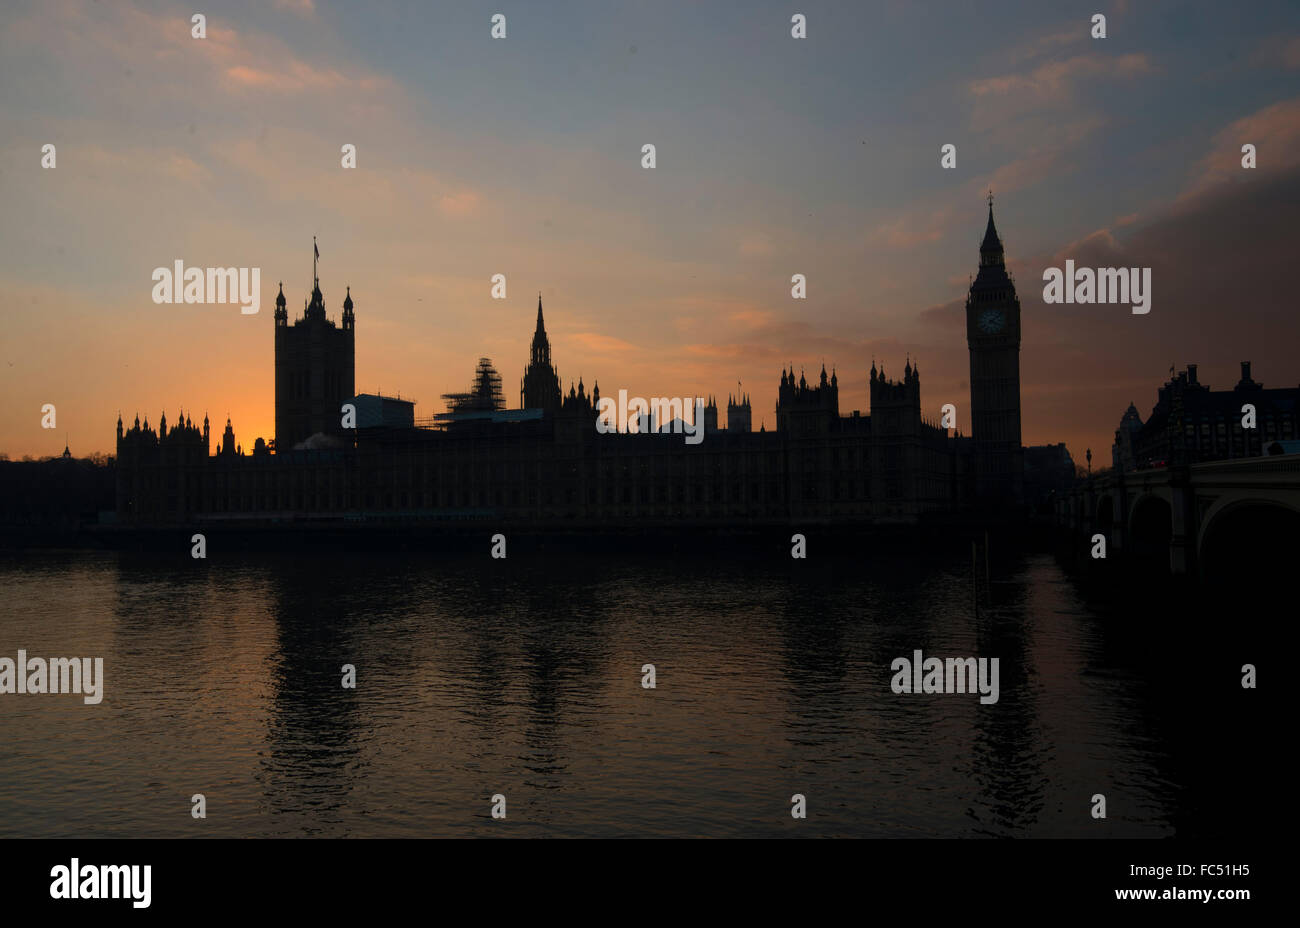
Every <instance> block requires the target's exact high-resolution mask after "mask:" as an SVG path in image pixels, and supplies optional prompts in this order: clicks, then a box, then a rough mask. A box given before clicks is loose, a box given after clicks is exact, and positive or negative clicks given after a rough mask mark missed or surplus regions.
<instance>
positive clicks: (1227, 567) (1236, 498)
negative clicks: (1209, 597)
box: [1197, 492, 1300, 581]
mask: <svg viewBox="0 0 1300 928" xmlns="http://www.w3.org/2000/svg"><path fill="white" fill-rule="evenodd" d="M1298 548H1300V494H1295V498H1285V499H1277V498H1261V497H1259V496H1252V495H1250V494H1248V493H1246V492H1240V493H1229V494H1225V495H1224V496H1221V497H1220V498H1219V499H1217V500H1215V502H1214V505H1212V506H1211V507H1210V508H1209V509H1208V510H1206V512H1205V515H1204V516H1203V517H1202V518H1201V525H1200V531H1199V533H1198V537H1197V560H1198V563H1199V564H1200V567H1201V574H1202V576H1203V577H1205V578H1206V579H1209V580H1218V581H1232V579H1233V578H1237V579H1241V578H1246V577H1253V576H1274V577H1278V576H1282V577H1287V576H1289V571H1293V570H1294V569H1295V552H1296V550H1297V549H1298Z"/></svg>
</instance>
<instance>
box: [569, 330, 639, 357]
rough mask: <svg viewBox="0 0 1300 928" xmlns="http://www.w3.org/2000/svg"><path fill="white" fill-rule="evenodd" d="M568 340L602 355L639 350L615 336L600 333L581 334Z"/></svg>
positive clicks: (571, 336)
mask: <svg viewBox="0 0 1300 928" xmlns="http://www.w3.org/2000/svg"><path fill="white" fill-rule="evenodd" d="M566 340H567V341H569V342H572V343H574V344H576V345H578V346H579V347H581V348H585V349H587V350H588V351H591V352H596V353H600V354H609V353H617V352H628V351H637V350H639V349H638V348H637V346H636V345H633V344H632V343H631V342H627V341H624V340H623V339H621V338H616V337H615V336H613V335H601V334H600V333H598V332H579V333H577V334H576V335H570V336H568V337H567V339H566Z"/></svg>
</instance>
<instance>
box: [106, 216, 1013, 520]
mask: <svg viewBox="0 0 1300 928" xmlns="http://www.w3.org/2000/svg"><path fill="white" fill-rule="evenodd" d="M285 302H286V301H285V297H284V292H283V286H281V289H280V293H279V295H278V296H277V297H276V311H275V349H276V350H275V385H276V386H275V390H276V396H275V407H276V416H275V422H276V434H275V437H274V441H273V443H272V444H268V443H267V442H265V441H263V440H262V439H260V438H259V439H258V440H257V441H256V442H255V444H254V447H253V450H252V453H246V452H245V451H244V449H243V447H242V445H241V444H239V443H238V442H237V440H236V438H235V434H234V430H233V426H232V424H231V423H230V421H229V420H227V423H226V429H225V432H224V434H223V437H222V439H221V442H220V444H219V446H218V450H217V452H216V453H215V454H213V453H212V452H211V451H210V443H209V437H210V432H209V426H208V422H207V419H206V417H205V419H204V423H203V427H202V430H199V429H198V428H197V427H195V426H193V425H192V424H191V423H190V421H189V419H188V418H186V419H184V420H182V421H181V422H178V424H177V427H175V428H173V429H172V430H171V431H168V430H167V428H166V423H165V420H164V419H160V422H159V429H158V431H157V432H155V431H153V430H152V429H151V428H150V427H149V424H148V420H147V419H146V420H145V422H144V424H143V425H142V424H141V423H140V420H139V417H138V416H137V417H136V420H135V424H134V425H133V426H132V427H131V428H130V429H129V430H124V429H123V427H122V424H121V419H120V417H119V421H118V443H117V444H118V507H117V508H118V517H119V519H120V521H122V522H124V523H127V524H142V525H150V524H153V525H157V524H175V523H189V522H194V521H203V520H205V519H210V520H222V521H231V520H234V521H244V522H250V523H258V522H265V521H284V520H286V519H297V518H308V519H312V520H321V519H324V520H329V519H339V520H344V519H347V520H351V521H357V520H360V521H372V520H373V521H377V522H384V521H406V522H421V521H433V522H436V521H441V520H453V519H454V520H463V519H485V520H486V519H491V520H497V521H498V522H504V523H525V524H530V525H561V524H562V525H582V524H610V523H626V524H654V523H660V522H662V523H674V524H676V523H681V522H693V523H710V524H762V523H788V522H791V521H800V522H809V521H811V522H823V523H856V522H916V521H919V520H921V519H924V518H928V517H930V516H933V515H937V514H943V513H953V512H959V511H963V510H969V509H971V508H973V507H983V508H984V509H986V510H987V509H990V508H993V509H999V508H1000V509H1005V510H1008V511H1011V510H1014V509H1015V508H1016V507H1018V506H1019V505H1020V504H1021V503H1022V501H1023V498H1024V477H1023V467H1024V450H1023V449H1022V447H1021V445H1020V434H1021V433H1020V378H1019V350H1020V303H1019V300H1018V299H1017V297H1016V292H1015V284H1014V281H1013V280H1012V279H1011V278H1010V276H1009V275H1008V273H1007V271H1006V265H1005V258H1004V252H1003V246H1002V242H1001V239H1000V237H999V236H998V233H997V229H996V226H995V224H994V220H993V206H992V199H991V197H990V202H989V212H988V222H987V226H986V230H985V234H984V239H983V242H982V243H981V245H980V250H979V272H978V275H977V276H976V278H975V279H974V281H973V282H972V284H971V287H970V291H969V293H968V296H967V300H966V318H967V341H968V348H969V352H970V383H971V407H970V410H971V424H972V434H971V435H970V436H969V437H966V436H962V435H960V434H959V433H957V432H955V431H953V432H949V430H947V429H945V428H942V427H940V426H939V425H937V424H936V423H935V422H933V421H931V420H930V419H929V418H927V417H926V416H925V415H923V414H922V411H921V410H922V405H921V375H920V370H919V366H917V365H914V364H913V363H912V360H911V358H908V359H906V361H905V363H904V367H903V373H902V376H901V378H899V379H897V380H894V379H891V378H889V377H888V376H887V375H886V373H885V370H884V366H883V364H882V365H881V366H880V367H879V368H877V365H876V362H875V360H872V362H871V371H870V377H869V385H868V401H869V408H868V413H867V414H866V415H863V414H861V413H860V412H858V411H857V410H854V411H853V412H851V413H850V414H847V415H845V414H843V413H841V410H840V395H839V379H838V375H837V373H836V371H835V370H834V369H833V368H832V370H831V371H830V372H829V374H828V372H827V371H826V369H825V365H823V366H822V369H821V373H820V377H819V379H818V382H817V383H815V384H809V383H808V381H807V379H806V375H805V374H804V373H803V372H800V373H799V374H798V377H797V379H796V373H795V370H794V368H793V366H791V367H790V368H789V369H788V370H787V369H784V368H783V369H782V371H781V377H780V384H779V387H778V393H777V404H776V427H775V429H774V430H772V431H767V430H766V429H760V430H759V431H757V432H755V431H753V426H752V410H751V406H750V402H749V397H748V394H747V393H745V392H743V391H742V392H740V393H738V394H737V395H733V396H728V400H727V428H725V429H723V428H719V427H718V405H717V401H716V400H715V399H714V398H713V397H711V396H710V397H709V401H708V404H707V406H706V407H705V409H704V421H703V423H701V426H702V427H703V429H704V433H705V438H704V440H703V441H702V442H701V443H700V444H696V445H693V444H687V443H685V442H684V441H683V439H682V436H681V435H680V434H660V433H658V432H656V433H654V434H644V433H641V434H636V433H633V434H628V433H611V434H602V433H600V432H598V430H597V429H596V428H595V422H596V410H597V409H598V407H599V405H600V387H599V385H598V384H593V386H592V388H591V390H590V392H588V391H587V389H586V386H585V384H584V383H583V382H582V380H581V379H579V381H578V383H577V384H576V386H575V385H574V384H572V383H571V384H570V387H569V391H568V393H567V394H565V393H564V392H563V389H562V386H561V380H560V375H559V371H558V369H557V367H556V365H555V363H554V361H553V359H552V356H551V345H550V339H549V338H548V336H547V334H546V328H545V322H544V318H543V310H542V300H541V297H540V295H539V297H538V303H537V318H536V325H535V328H534V331H533V337H532V342H531V346H530V351H529V359H528V363H527V365H526V367H525V370H524V374H523V377H522V378H521V380H520V404H521V408H520V409H518V410H508V409H504V408H503V407H504V401H503V399H502V397H501V391H500V377H499V375H497V374H496V370H495V368H494V367H493V366H492V364H491V361H490V360H488V359H486V358H483V359H480V362H479V366H478V369H477V370H476V375H475V380H474V383H473V385H472V386H471V389H470V391H469V392H468V393H466V394H448V395H447V396H446V397H444V399H445V400H446V401H447V404H448V412H447V413H445V414H442V415H440V416H438V417H436V420H437V421H435V422H433V423H432V424H420V423H419V420H416V419H415V417H414V415H413V404H412V403H411V401H409V400H407V401H402V400H395V399H394V398H390V397H376V396H371V395H363V396H356V395H354V393H353V389H354V380H355V378H354V370H355V333H356V328H355V326H356V323H355V315H354V307H353V303H352V296H351V289H350V288H349V289H348V294H347V297H346V298H345V300H344V303H343V314H342V317H341V325H337V326H336V325H335V324H334V323H333V322H332V321H331V320H329V319H328V318H327V316H326V312H325V302H324V297H323V296H322V294H321V289H320V280H319V277H318V276H317V274H316V267H315V264H313V288H312V292H311V295H310V297H309V298H308V300H307V301H306V308H305V310H304V313H303V316H302V318H300V319H297V320H295V321H294V322H293V324H292V325H290V323H289V319H288V313H287V311H286V309H285ZM347 403H352V404H353V406H354V407H356V408H357V409H362V408H365V409H368V410H371V412H370V413H368V414H366V415H364V416H360V417H359V418H358V420H357V427H356V428H345V427H344V426H343V424H342V421H343V420H342V416H341V411H342V408H343V406H344V404H347ZM652 424H653V425H654V426H660V425H662V424H664V423H658V422H654V423H652Z"/></svg>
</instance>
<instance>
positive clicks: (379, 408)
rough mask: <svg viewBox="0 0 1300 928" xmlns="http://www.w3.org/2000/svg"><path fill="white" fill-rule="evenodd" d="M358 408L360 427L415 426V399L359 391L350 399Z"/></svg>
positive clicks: (410, 427)
mask: <svg viewBox="0 0 1300 928" xmlns="http://www.w3.org/2000/svg"><path fill="white" fill-rule="evenodd" d="M349 402H351V403H352V405H353V406H355V407H356V410H357V428H359V429H374V428H384V429H413V428H415V401H414V400H404V399H402V398H401V397H397V396H384V395H383V394H381V393H358V394H357V395H356V396H354V397H352V399H351V400H350V401H349Z"/></svg>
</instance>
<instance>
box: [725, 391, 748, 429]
mask: <svg viewBox="0 0 1300 928" xmlns="http://www.w3.org/2000/svg"><path fill="white" fill-rule="evenodd" d="M727 431H728V432H752V431H754V410H753V408H752V407H751V406H750V405H749V394H748V393H746V394H744V395H743V396H741V397H735V398H734V399H733V398H732V397H731V396H730V395H728V396H727Z"/></svg>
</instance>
